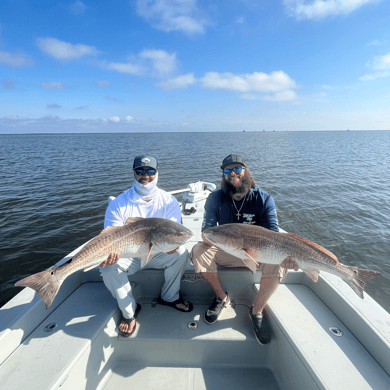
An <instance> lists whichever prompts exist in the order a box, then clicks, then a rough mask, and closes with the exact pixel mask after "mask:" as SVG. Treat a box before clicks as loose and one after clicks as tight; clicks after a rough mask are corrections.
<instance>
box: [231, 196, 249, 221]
mask: <svg viewBox="0 0 390 390" xmlns="http://www.w3.org/2000/svg"><path fill="white" fill-rule="evenodd" d="M245 198H246V195H245V197H244V200H243V201H242V204H241V207H240V210H238V208H237V206H236V203H235V202H234V198H232V200H233V204H234V207H235V208H236V210H237V214H236V215H237V220H238V221H239V220H240V216H241V214H240V211H241V209H242V206H244V203H245Z"/></svg>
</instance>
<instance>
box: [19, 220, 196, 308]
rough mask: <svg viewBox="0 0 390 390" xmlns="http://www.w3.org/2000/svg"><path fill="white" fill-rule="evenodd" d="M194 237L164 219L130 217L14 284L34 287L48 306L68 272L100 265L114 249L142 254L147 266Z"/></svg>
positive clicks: (119, 251)
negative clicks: (67, 256) (54, 264)
mask: <svg viewBox="0 0 390 390" xmlns="http://www.w3.org/2000/svg"><path fill="white" fill-rule="evenodd" d="M192 236H193V233H192V232H191V230H189V229H187V228H186V227H184V226H183V225H180V224H179V223H177V222H174V221H170V220H168V219H165V218H129V219H128V220H127V221H126V224H125V225H123V226H110V227H108V228H106V229H104V230H103V232H102V233H100V234H99V235H98V236H96V237H95V238H93V239H92V240H91V241H89V242H88V243H87V244H86V245H85V246H84V247H83V248H82V249H81V250H80V251H79V252H78V253H77V254H76V255H75V256H74V257H73V258H72V259H71V260H69V261H68V262H66V263H65V264H63V265H60V266H58V267H54V268H50V269H48V270H46V271H42V272H39V273H37V274H34V275H31V276H29V277H27V278H24V279H22V280H19V281H18V282H16V283H15V286H19V287H20V286H21V287H30V288H32V289H33V290H35V291H36V292H37V293H38V294H39V296H40V297H41V298H42V299H43V301H44V302H45V305H46V308H47V309H48V308H49V307H50V306H51V304H52V303H53V300H54V298H55V297H56V295H57V292H58V290H59V288H60V286H61V284H62V283H63V281H64V280H65V279H66V278H67V277H68V276H69V275H71V274H73V273H74V272H76V271H78V270H80V269H84V271H88V270H90V269H92V268H94V267H96V266H98V265H99V264H101V263H102V262H103V261H104V260H106V259H107V257H108V255H109V254H110V253H111V252H118V253H119V255H120V256H121V257H128V258H133V257H139V258H141V265H142V266H145V265H146V264H147V262H148V261H149V260H150V259H151V258H152V257H153V256H154V254H156V253H158V252H165V253H167V252H171V251H173V250H174V249H176V248H178V247H179V246H181V245H183V244H184V243H185V242H187V241H188V240H189V239H190V238H191V237H192Z"/></svg>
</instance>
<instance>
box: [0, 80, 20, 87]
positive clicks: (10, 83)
mask: <svg viewBox="0 0 390 390" xmlns="http://www.w3.org/2000/svg"><path fill="white" fill-rule="evenodd" d="M2 84H3V87H4V88H5V89H14V88H15V86H16V84H17V82H15V81H13V80H5V81H3V82H2Z"/></svg>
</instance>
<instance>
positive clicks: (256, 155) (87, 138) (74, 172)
mask: <svg viewBox="0 0 390 390" xmlns="http://www.w3.org/2000/svg"><path fill="white" fill-rule="evenodd" d="M389 151H390V132H389V131H364V132H363V131H362V132H352V131H349V132H346V131H344V132H283V133H282V132H257V133H187V134H185V133H166V134H161V133H154V134H150V133H148V134H68V135H65V134H63V135H61V134H59V135H57V134H53V135H0V183H1V184H0V210H1V212H0V237H1V241H0V305H2V304H4V303H5V302H6V301H7V300H8V299H9V298H10V297H12V296H14V295H15V294H16V293H17V292H18V291H20V289H18V288H15V287H13V284H14V283H15V282H16V281H17V280H18V279H20V278H22V277H25V276H27V275H30V274H32V273H35V272H38V271H41V270H43V269H45V268H47V267H49V266H51V265H53V264H54V263H56V262H57V261H58V260H60V259H61V258H62V257H64V256H65V255H67V254H68V253H69V252H71V251H72V250H73V249H75V248H76V247H78V246H79V245H81V244H82V243H84V242H85V241H87V240H88V239H90V238H92V237H93V236H95V235H96V234H98V233H99V232H100V231H101V230H102V228H103V219H104V212H105V209H106V206H107V197H108V196H109V195H115V196H116V195H119V194H120V193H121V192H123V191H124V190H126V189H127V188H129V187H130V186H131V185H132V179H131V166H132V161H133V158H134V156H136V155H137V154H142V153H150V154H153V155H154V156H156V157H157V159H158V160H159V162H160V179H159V186H160V187H161V188H163V189H165V190H168V191H169V190H174V189H179V188H184V187H186V186H187V184H188V183H190V182H193V181H197V180H205V181H210V182H214V183H216V184H217V185H219V182H220V170H219V166H220V163H221V161H222V159H223V158H224V157H226V156H227V155H228V154H230V153H237V154H241V155H243V156H244V158H245V160H246V162H247V163H248V165H249V167H250V168H251V170H252V172H253V173H254V177H255V179H256V182H257V185H258V186H259V187H261V188H263V189H265V190H266V191H268V192H270V193H271V194H272V195H273V197H274V200H275V202H276V206H277V208H278V215H279V222H280V225H281V227H282V228H284V229H285V230H288V231H290V232H292V233H295V234H298V235H300V236H303V237H305V238H307V239H309V240H312V241H314V242H316V243H318V244H320V245H322V246H324V247H326V248H327V249H329V250H331V251H332V252H333V253H335V254H336V256H337V257H338V258H339V260H340V262H341V263H344V264H348V265H355V266H358V267H368V268H371V269H374V270H377V271H379V272H381V274H382V276H380V277H379V278H376V279H375V280H374V281H372V282H370V283H369V284H368V286H367V287H366V290H365V291H367V292H368V293H369V294H370V295H371V296H372V297H373V298H374V299H375V300H376V301H378V302H379V303H380V304H381V305H382V306H384V307H385V309H386V310H387V311H390V302H389V296H390V245H389V239H390V190H389V189H390V172H389V170H390V169H389V166H390V153H389Z"/></svg>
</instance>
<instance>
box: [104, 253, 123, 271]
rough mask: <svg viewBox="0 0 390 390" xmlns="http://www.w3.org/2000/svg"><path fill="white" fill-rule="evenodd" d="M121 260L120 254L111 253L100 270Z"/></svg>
mask: <svg viewBox="0 0 390 390" xmlns="http://www.w3.org/2000/svg"><path fill="white" fill-rule="evenodd" d="M118 260H119V253H118V252H111V253H110V254H109V255H108V257H107V259H106V260H104V261H103V263H101V264H100V268H104V267H105V266H106V265H113V264H115V263H117V262H118Z"/></svg>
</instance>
